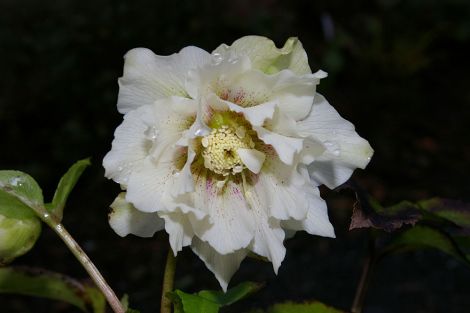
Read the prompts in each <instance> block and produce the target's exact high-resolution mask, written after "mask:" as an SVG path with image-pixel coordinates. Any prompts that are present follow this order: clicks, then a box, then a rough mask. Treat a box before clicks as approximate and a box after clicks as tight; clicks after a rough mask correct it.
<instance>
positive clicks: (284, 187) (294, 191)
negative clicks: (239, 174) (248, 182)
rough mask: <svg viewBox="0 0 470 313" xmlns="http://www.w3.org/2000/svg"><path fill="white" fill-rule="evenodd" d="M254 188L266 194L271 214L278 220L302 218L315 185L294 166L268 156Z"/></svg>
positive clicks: (308, 205)
mask: <svg viewBox="0 0 470 313" xmlns="http://www.w3.org/2000/svg"><path fill="white" fill-rule="evenodd" d="M254 188H255V189H256V190H258V191H257V192H258V193H260V194H265V195H266V201H267V202H266V204H265V205H266V207H267V208H268V209H269V215H270V216H272V217H274V218H276V219H278V220H289V219H291V218H292V219H296V220H302V219H304V218H305V217H306V216H307V211H308V209H309V207H310V204H309V200H310V199H309V198H307V194H308V193H309V192H310V191H309V189H311V188H314V187H313V186H311V184H309V180H306V179H305V178H304V177H302V175H300V174H299V173H298V172H297V171H296V169H295V167H294V166H291V165H286V164H284V163H282V162H281V161H280V160H279V159H278V158H276V157H272V156H267V158H266V161H265V164H264V167H263V171H262V173H261V174H260V175H259V176H258V180H257V181H256V183H255V184H254Z"/></svg>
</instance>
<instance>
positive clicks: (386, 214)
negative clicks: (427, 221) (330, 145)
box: [344, 181, 422, 232]
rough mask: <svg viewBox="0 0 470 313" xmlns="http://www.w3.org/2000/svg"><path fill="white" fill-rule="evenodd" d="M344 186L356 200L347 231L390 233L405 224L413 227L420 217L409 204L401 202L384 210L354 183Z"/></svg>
mask: <svg viewBox="0 0 470 313" xmlns="http://www.w3.org/2000/svg"><path fill="white" fill-rule="evenodd" d="M344 186H345V187H349V188H351V189H353V190H354V191H355V193H356V198H357V201H356V203H355V204H354V208H353V214H352V216H351V224H350V225H349V230H353V229H355V228H369V227H373V228H378V229H383V230H385V231H387V232H392V231H394V230H397V229H399V228H401V227H403V226H404V225H405V224H409V225H414V224H416V222H418V221H419V220H420V219H421V217H422V214H421V212H420V211H419V209H418V208H417V206H416V205H415V204H413V203H411V202H408V201H403V202H400V203H398V204H396V205H393V206H390V207H387V208H384V207H382V206H381V205H380V204H379V203H378V202H377V200H375V199H374V198H372V197H371V196H370V195H369V194H367V193H366V192H365V191H364V190H363V189H362V188H361V187H360V186H359V185H357V184H355V183H354V182H352V181H351V182H348V183H347V184H346V185H344Z"/></svg>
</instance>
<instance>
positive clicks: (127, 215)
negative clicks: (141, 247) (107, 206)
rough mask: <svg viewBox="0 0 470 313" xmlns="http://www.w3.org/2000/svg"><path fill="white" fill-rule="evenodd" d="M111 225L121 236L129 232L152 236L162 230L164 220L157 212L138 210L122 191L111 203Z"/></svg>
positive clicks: (141, 235)
mask: <svg viewBox="0 0 470 313" xmlns="http://www.w3.org/2000/svg"><path fill="white" fill-rule="evenodd" d="M111 208H112V211H111V213H110V214H109V225H110V226H111V228H112V229H113V230H114V231H115V232H116V234H118V235H119V236H121V237H124V236H127V235H128V234H133V235H137V236H140V237H152V236H153V234H155V232H157V231H159V230H162V229H163V225H164V222H163V220H162V219H161V218H159V217H158V215H157V214H155V213H144V212H141V211H139V210H137V209H136V208H135V207H134V206H133V205H132V204H130V203H128V202H127V201H126V200H125V193H124V192H122V193H120V194H119V195H118V196H117V198H116V199H115V200H114V201H113V203H112V204H111Z"/></svg>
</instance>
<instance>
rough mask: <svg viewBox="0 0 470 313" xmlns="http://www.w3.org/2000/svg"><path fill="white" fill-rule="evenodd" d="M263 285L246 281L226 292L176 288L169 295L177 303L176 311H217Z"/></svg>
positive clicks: (180, 312)
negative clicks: (190, 292)
mask: <svg viewBox="0 0 470 313" xmlns="http://www.w3.org/2000/svg"><path fill="white" fill-rule="evenodd" d="M261 287H262V284H259V283H254V282H244V283H241V284H240V285H238V286H236V287H234V288H231V289H229V290H228V291H227V292H226V293H224V292H222V291H213V290H202V291H200V292H198V293H197V294H189V293H185V292H183V291H181V290H175V291H173V292H170V293H169V294H168V296H169V298H170V299H171V300H172V301H173V303H174V305H175V313H183V312H184V313H217V312H219V309H220V308H221V307H223V306H227V305H230V304H233V303H235V302H237V301H239V300H241V299H243V298H245V297H247V296H248V295H250V294H252V293H254V292H256V291H258V290H259V289H260V288H261Z"/></svg>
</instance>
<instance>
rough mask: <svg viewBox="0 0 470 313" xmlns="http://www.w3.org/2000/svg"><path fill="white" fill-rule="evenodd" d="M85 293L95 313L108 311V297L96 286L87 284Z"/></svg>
mask: <svg viewBox="0 0 470 313" xmlns="http://www.w3.org/2000/svg"><path fill="white" fill-rule="evenodd" d="M84 288H85V295H86V297H87V299H88V302H89V303H90V306H91V308H92V309H93V313H106V298H105V297H104V295H103V293H102V292H101V291H100V290H99V289H98V288H96V287H94V286H91V285H85V286H84Z"/></svg>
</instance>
